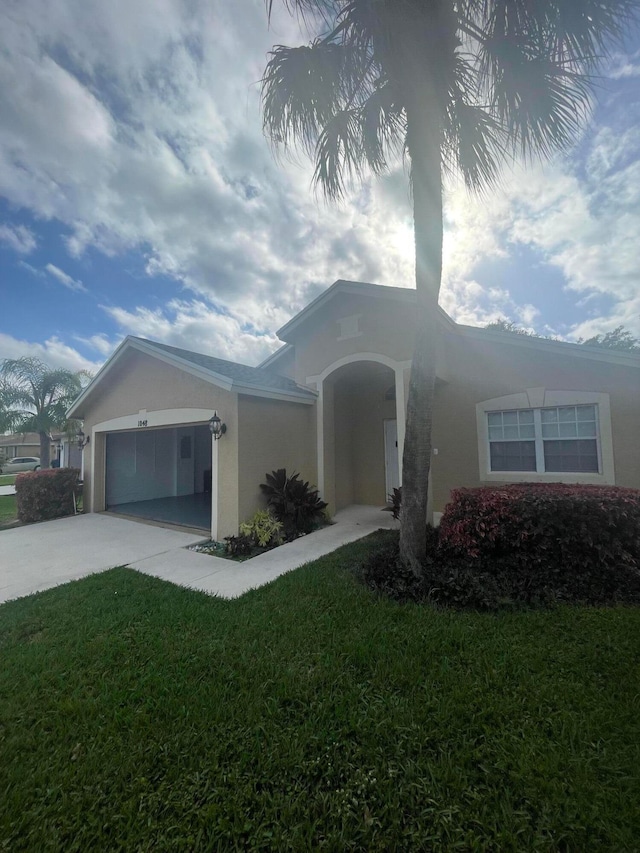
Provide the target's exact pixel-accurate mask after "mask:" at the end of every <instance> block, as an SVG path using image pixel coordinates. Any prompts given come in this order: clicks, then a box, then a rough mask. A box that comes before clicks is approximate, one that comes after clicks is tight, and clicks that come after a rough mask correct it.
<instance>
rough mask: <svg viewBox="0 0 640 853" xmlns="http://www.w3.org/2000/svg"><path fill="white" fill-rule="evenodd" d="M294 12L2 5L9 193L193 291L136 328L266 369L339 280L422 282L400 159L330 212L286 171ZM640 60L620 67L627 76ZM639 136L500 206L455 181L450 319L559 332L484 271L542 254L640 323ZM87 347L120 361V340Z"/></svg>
mask: <svg viewBox="0 0 640 853" xmlns="http://www.w3.org/2000/svg"><path fill="white" fill-rule="evenodd" d="M283 6H284V4H275V6H274V9H275V10H276V17H275V18H274V20H273V23H272V26H271V29H270V30H269V29H267V24H266V15H265V8H264V2H263V0H238V2H237V3H233V4H223V3H212V2H211V0H190V2H189V3H188V4H185V3H183V2H182V0H154V2H144V1H143V0H112V1H111V2H109V3H100V2H97V0H22V2H21V3H19V4H14V5H12V7H11V8H12V11H11V15H10V16H9V15H8V14H6V10H5V9H3V11H2V12H0V16H2V22H1V23H0V114H2V117H3V119H2V124H1V125H0V195H3V196H4V197H6V198H7V199H9V201H10V202H11V203H12V204H14V205H17V206H22V207H24V208H26V209H28V210H29V211H31V212H32V213H33V214H34V215H36V216H37V217H41V218H45V219H47V218H55V219H57V220H59V222H61V223H63V224H64V225H65V226H66V229H67V231H68V237H67V241H66V245H67V248H68V250H69V253H70V254H71V255H73V256H74V257H77V258H82V256H83V255H84V254H85V253H87V252H88V250H89V249H90V248H97V249H98V250H100V251H102V252H104V253H106V254H109V255H118V254H120V253H122V252H125V251H130V250H134V251H137V252H141V253H143V254H144V259H145V264H146V271H147V274H148V275H149V276H150V277H153V276H157V275H164V276H168V277H170V278H173V279H175V281H176V282H177V283H178V284H179V285H181V286H183V287H184V288H185V290H184V291H183V294H184V293H185V292H186V293H187V295H186V296H185V298H184V299H182V298H181V299H180V300H174V302H173V303H171V305H170V306H168V307H167V308H166V309H165V310H160V309H155V310H150V309H148V308H145V307H144V301H145V299H144V294H143V293H141V296H140V301H139V303H137V304H139V305H140V307H139V308H137V309H136V310H135V311H132V310H129V311H125V310H124V309H122V308H111V309H109V315H110V316H111V317H112V319H114V320H116V322H118V323H119V324H120V326H121V328H122V332H123V334H125V333H127V332H131V333H134V334H142V335H145V336H149V337H156V338H157V339H160V340H165V341H167V342H171V343H176V345H178V346H187V347H188V346H192V347H193V348H194V349H198V348H200V349H203V348H205V349H206V351H209V352H212V351H213V348H215V349H216V352H217V354H219V355H223V354H225V355H224V357H237V358H240V359H241V360H245V361H250V362H252V363H255V362H256V361H258V360H260V358H261V357H262V355H263V354H266V352H268V351H269V349H271V348H272V347H273V345H274V344H275V340H274V337H273V330H274V329H276V328H278V327H279V326H280V325H281V324H282V323H284V322H285V321H286V320H287V319H288V318H289V317H290V316H291V315H292V314H293V313H295V312H296V311H297V310H299V309H300V308H301V307H302V306H303V305H304V304H305V303H307V302H308V301H309V300H310V299H312V298H313V297H314V296H316V295H317V294H318V293H319V292H320V290H321V289H324V288H326V287H327V285H328V284H330V283H331V282H332V281H333V280H335V279H337V278H355V279H362V280H369V281H378V282H381V283H388V284H394V285H403V286H412V285H413V233H412V217H411V206H410V199H409V193H408V180H407V174H406V172H405V171H404V170H403V169H402V168H401V167H400V168H398V169H396V170H395V171H394V172H393V173H392V174H391V175H389V176H387V177H386V178H384V179H382V180H380V181H371V182H367V183H365V185H364V186H363V187H362V188H358V189H356V190H354V191H353V192H352V193H351V194H350V195H349V197H348V199H347V200H346V202H345V203H344V204H342V205H340V206H327V205H324V204H323V203H322V202H321V201H320V203H318V201H317V199H315V198H314V197H313V196H312V194H311V193H310V189H309V186H310V184H309V182H310V175H311V171H312V170H311V167H310V166H309V165H308V164H306V165H304V166H303V167H302V168H299V167H298V166H296V165H293V164H291V163H288V162H285V163H276V162H275V161H274V159H273V157H272V154H271V151H270V150H269V147H268V145H267V144H266V142H265V140H264V138H263V136H262V132H261V126H260V104H259V86H258V85H257V84H256V81H258V80H259V79H260V76H261V74H262V71H263V69H264V63H265V55H266V52H267V51H268V50H269V49H270V48H271V46H272V45H273V44H274V43H277V42H281V43H289V44H297V43H301V42H302V41H304V40H306V35H305V34H304V33H300V31H299V29H298V25H297V24H296V23H295V21H294V20H292V19H291V18H290V17H289V16H288V15H287V14H286V13H284V12H283V10H282V7H283ZM637 59H638V55H635V56H620V57H617V58H616V60H615V62H614V63H613V65H612V67H611V69H610V71H609V76H610V77H611V79H612V80H615V79H620V80H622V79H623V78H625V79H626V78H628V77H629V76H630V75H631V74H632V73H635V72H633V71H629V70H628V69H629V68H630V69H633V68H635V67H636V65H637ZM613 85H614V84H613V83H612V86H613ZM625 106H626V105H622V107H620V108H619V110H623V111H624V108H625ZM627 126H629V127H630V129H629V130H626V131H625V130H623V131H622V132H621V131H620V126H619V123H616V122H611V123H609V124H603V125H602V126H601V127H600V128H598V129H597V130H596V132H595V133H594V134H593V136H592V137H591V138H589V139H587V141H586V142H585V146H586V148H587V149H588V151H587V156H586V158H585V162H586V169H585V171H584V174H583V173H582V172H581V171H579V170H577V169H574V168H571V167H569V165H568V163H566V162H562V161H558V162H556V164H554V165H552V166H549V167H547V168H546V169H542V168H531V169H529V170H526V171H525V170H524V169H521V168H514V169H513V170H512V171H511V172H510V173H508V174H507V175H506V176H505V179H504V182H503V189H501V190H497V191H495V192H492V193H487V194H486V195H485V196H484V197H481V198H477V197H474V196H471V195H469V194H468V193H466V191H464V190H463V189H461V188H460V187H453V188H451V189H450V192H449V193H448V197H447V206H446V215H447V228H446V233H445V244H444V250H445V267H444V279H443V291H442V304H443V307H444V308H445V309H446V310H448V311H449V312H450V313H451V314H452V315H453V316H454V317H456V318H457V319H459V320H461V321H463V322H471V323H483V322H487V321H489V320H491V319H495V318H496V317H498V316H503V315H505V314H506V315H507V316H510V317H512V318H513V319H515V320H517V321H520V322H522V323H523V324H525V325H527V326H530V325H531V324H538V325H539V324H541V323H543V322H544V319H543V314H544V312H543V311H542V310H541V309H542V306H541V305H539V304H538V303H537V302H536V298H535V294H532V295H531V296H529V295H527V298H526V300H521V301H518V302H517V301H516V300H514V299H513V297H512V295H511V294H510V293H509V292H508V291H507V289H506V288H505V287H504V286H502V285H500V286H491V285H490V286H487V284H486V282H483V284H482V285H481V284H480V283H479V280H478V278H479V277H478V275H477V272H476V267H477V265H478V264H479V263H480V262H481V261H483V260H484V261H486V260H487V259H490V260H491V259H506V258H508V256H509V254H510V253H512V252H513V251H514V248H515V247H517V246H519V245H520V246H521V245H525V246H529V247H531V248H533V249H534V250H535V251H537V252H539V253H540V254H541V257H543V258H544V259H545V260H547V261H548V262H550V263H552V264H553V265H555V267H556V268H557V269H558V270H560V271H561V272H562V274H563V276H565V279H566V281H567V286H568V287H569V288H570V289H571V290H572V291H573V292H575V293H576V294H577V295H578V296H577V298H579V299H580V300H583V299H584V298H585V297H587V296H589V295H590V294H592V293H598V294H603V295H605V296H606V297H608V298H610V299H611V300H612V304H613V308H612V311H611V317H612V318H613V322H616V321H617V320H619V319H620V318H622V317H625V318H627V320H628V325H629V326H630V327H632V328H633V327H634V325H633V324H635V327H637V324H638V323H639V322H640V321H639V320H638V319H637V317H636V315H637V314H640V312H639V311H638V310H637V302H636V301H635V300H636V293H637V289H638V275H639V267H640V262H639V260H638V254H637V249H636V243H637V234H638V233H640V222H639V221H638V216H639V214H638V210H639V208H640V204H639V203H638V202H639V200H640V199H639V193H640V189H639V188H640V153H639V133H638V131H637V130H636V129H635V128H634V127H633V123H632V122H627ZM24 245H26V243H25V244H24ZM50 266H53V265H50ZM47 269H48V271H49V273H50V274H53V275H54V276H56V278H57V280H58V281H60V282H61V283H62V284H64V285H65V286H67V287H70V288H71V289H76V290H78V289H81V288H84V285H83V284H82V282H80V281H76V280H74V279H73V278H71V276H68V274H67V273H65V272H64V271H63V270H61V269H60V268H59V267H54V269H55V270H57V273H54V272H52V270H51V269H49V266H48V267H47ZM83 278H84V279H85V280H87V281H88V279H87V278H86V276H84V275H83ZM150 284H151V287H153V283H152V282H151V283H150ZM536 312H540V313H536ZM240 318H241V319H240ZM227 336H228V337H227ZM82 340H83V341H84V342H85V343H86V345H87V346H92V347H94V349H95V351H96V352H98V353H101V354H102V355H104V354H106V352H107V348H108V347H109V346H110V345H111V342H110V340H109V339H108V338H106V337H104V336H94V337H93V338H85V339H82Z"/></svg>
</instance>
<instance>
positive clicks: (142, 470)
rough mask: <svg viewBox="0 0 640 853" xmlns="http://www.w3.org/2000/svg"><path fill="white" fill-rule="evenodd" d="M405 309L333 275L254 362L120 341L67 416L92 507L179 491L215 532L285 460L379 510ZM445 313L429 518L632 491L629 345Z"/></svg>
mask: <svg viewBox="0 0 640 853" xmlns="http://www.w3.org/2000/svg"><path fill="white" fill-rule="evenodd" d="M415 317H416V313H415V291H412V290H408V289H402V288H394V287H383V286H378V285H371V284H364V283H360V282H347V281H337V282H336V283H335V284H334V285H332V287H330V288H329V289H328V290H327V291H325V292H324V293H323V294H321V296H319V297H318V298H317V299H315V300H314V301H313V302H312V303H311V304H310V305H308V306H307V307H306V308H305V309H304V310H303V311H301V312H300V313H299V314H298V315H296V316H295V317H294V318H293V319H292V320H290V321H289V322H288V323H287V324H286V325H285V326H283V328H282V329H280V331H279V332H278V335H279V337H280V339H281V340H282V341H283V343H284V346H283V347H282V348H281V349H280V350H278V351H277V352H276V353H274V354H273V355H272V356H270V357H269V358H268V359H266V360H265V361H264V362H263V363H262V365H260V367H257V368H251V367H246V366H245V365H240V364H236V363H234V362H229V361H225V360H223V359H217V358H214V357H211V356H206V355H199V354H197V353H193V352H190V351H187V350H183V349H178V348H175V347H170V346H167V345H165V344H159V343H154V342H152V341H146V340H143V339H140V338H134V337H129V338H127V339H126V340H125V341H123V343H122V344H121V345H120V346H119V347H118V349H117V350H116V351H115V352H114V354H113V355H112V356H111V358H110V359H109V360H108V361H107V363H106V364H105V366H104V367H103V368H102V370H101V371H100V372H99V373H98V374H97V375H96V377H95V378H94V380H93V381H92V382H91V384H90V385H89V386H88V388H87V389H86V390H85V391H84V392H83V393H82V394H81V395H80V397H79V398H78V399H77V400H76V402H75V403H74V405H73V406H72V407H71V409H70V411H69V416H70V417H74V418H82V419H83V420H84V431H85V433H86V435H87V436H88V437H89V438H90V442H89V443H88V444H87V446H86V447H85V451H84V453H85V460H84V472H85V507H86V508H87V509H89V510H90V511H94V512H96V511H102V510H104V509H113V508H115V509H116V510H117V511H120V512H125V513H128V512H131V513H136V514H139V515H145V514H146V515H148V516H149V517H162V516H161V515H158V514H157V513H156V512H155V510H154V507H159V506H160V505H161V504H163V505H165V506H166V505H167V503H168V502H169V503H170V502H171V501H172V500H173V501H174V502H175V503H176V505H177V504H178V503H180V504H181V506H183V508H187V509H185V512H187V513H188V511H189V510H188V507H189V506H191V505H192V506H193V507H197V506H200V509H202V506H203V505H204V506H205V507H206V513H207V515H206V516H205V517H206V519H207V521H206V522H205V523H206V524H207V526H208V518H209V515H208V513H209V512H210V513H211V516H210V517H211V533H212V536H213V537H214V538H220V537H222V536H226V535H231V534H235V533H236V532H237V529H238V525H239V523H240V522H241V521H243V520H244V519H246V518H248V517H249V516H251V515H252V513H253V512H254V511H255V510H256V509H258V508H259V507H260V506H261V498H260V489H259V484H260V483H261V482H263V481H264V475H265V473H266V472H267V471H271V470H273V469H276V468H282V467H284V468H287V470H288V471H290V472H292V471H294V470H296V471H299V472H300V473H301V474H302V476H303V477H304V478H305V479H307V480H310V481H311V482H312V483H314V484H317V486H318V488H319V490H320V493H321V495H322V496H323V498H324V499H325V500H326V501H328V503H329V508H330V510H331V511H335V510H336V509H340V508H341V507H344V506H347V505H349V504H354V503H355V504H373V505H378V506H383V505H384V504H385V501H386V497H387V495H388V494H389V492H390V491H391V489H392V488H393V487H394V486H397V485H399V484H400V472H401V468H402V466H401V453H402V446H403V440H404V432H405V409H406V400H407V395H408V383H409V370H410V366H411V355H412V348H413V340H414V331H415ZM438 320H439V323H438V342H437V364H436V375H437V380H436V395H435V411H434V425H433V448H434V449H433V459H432V468H431V489H430V502H429V519H430V520H431V521H434V522H436V523H437V521H438V519H439V516H440V514H441V513H442V511H443V509H444V506H445V504H446V503H447V501H448V500H449V496H450V493H451V490H452V489H453V488H456V487H458V486H479V485H482V484H488V483H508V482H571V483H596V484H603V485H605V484H606V485H610V484H617V485H621V486H632V487H635V488H640V451H639V449H638V442H639V439H640V357H639V356H637V355H628V354H625V353H620V352H614V351H611V350H603V349H596V348H592V347H585V346H582V345H576V344H566V343H560V342H556V341H548V340H544V339H540V338H533V337H526V336H523V335H514V334H510V333H508V332H499V331H494V330H488V329H480V328H474V327H470V326H462V325H459V324H457V323H454V322H453V321H452V320H451V319H450V318H449V317H448V316H447V315H446V314H445V313H444V311H442V310H439V311H438ZM214 411H217V412H218V414H219V416H220V417H221V418H222V420H223V421H224V423H225V424H226V427H227V431H226V433H225V434H224V436H222V438H221V439H220V440H218V441H212V439H211V436H210V433H209V429H208V421H209V419H210V418H211V416H212V414H213V412H214ZM211 472H212V473H211ZM209 492H210V493H211V495H210V496H209ZM194 512H196V510H195V509H194ZM202 517H203V516H202V514H201V515H200V522H196V521H195V520H194V524H196V523H199V525H200V526H203V522H202ZM194 519H195V515H194ZM181 520H182V521H183V522H185V523H188V518H187V517H186V516H184V515H183V516H181Z"/></svg>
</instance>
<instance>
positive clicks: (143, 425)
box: [138, 420, 147, 427]
mask: <svg viewBox="0 0 640 853" xmlns="http://www.w3.org/2000/svg"><path fill="white" fill-rule="evenodd" d="M146 425H147V421H146V420H145V421H138V426H139V427H145V426H146Z"/></svg>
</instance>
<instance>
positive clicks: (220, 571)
mask: <svg viewBox="0 0 640 853" xmlns="http://www.w3.org/2000/svg"><path fill="white" fill-rule="evenodd" d="M398 526H399V522H397V521H395V520H394V519H393V518H392V516H391V513H390V512H382V510H381V509H380V508H379V507H372V506H356V505H354V506H350V507H347V508H346V509H343V510H340V511H339V512H338V513H336V515H335V518H334V524H331V525H330V526H329V527H323V528H322V530H316V531H315V532H314V533H310V534H309V535H308V536H302V537H301V538H300V539H296V540H295V542H288V543H287V544H286V545H281V546H280V547H279V548H274V549H273V550H272V551H267V552H266V553H265V554H260V555H259V556H257V557H254V558H253V559H252V560H246V561H245V562H243V563H238V562H235V561H232V560H225V559H223V558H222V557H210V556H209V555H207V554H199V553H198V552H197V551H189V550H186V549H183V550H182V552H181V553H180V555H179V557H178V555H176V553H175V552H173V551H171V552H167V553H165V554H158V555H155V556H152V557H149V558H148V559H144V560H139V561H137V562H135V563H130V566H131V568H133V569H136V570H137V571H139V572H144V573H145V574H148V575H153V576H154V577H157V578H162V579H163V580H168V581H172V582H173V583H177V584H180V585H181V586H187V587H191V588H192V589H198V590H201V591H202V592H208V593H210V594H212V595H219V596H221V597H222V598H236V597H237V596H239V595H242V594H243V593H245V592H248V590H250V589H254V588H255V587H259V586H263V585H264V584H266V583H269V582H270V581H272V580H274V579H275V578H277V577H279V576H280V575H283V574H285V573H286V572H290V571H292V570H293V569H297V568H299V567H300V566H303V565H304V564H305V563H310V562H312V561H313V560H317V559H318V557H322V556H324V555H325V554H330V553H331V552H332V551H335V550H336V548H339V547H340V546H341V545H346V544H347V542H354V541H355V540H356V539H362V538H363V537H364V536H368V535H369V533H373V531H374V530H378V529H380V528H381V527H385V528H397V527H398Z"/></svg>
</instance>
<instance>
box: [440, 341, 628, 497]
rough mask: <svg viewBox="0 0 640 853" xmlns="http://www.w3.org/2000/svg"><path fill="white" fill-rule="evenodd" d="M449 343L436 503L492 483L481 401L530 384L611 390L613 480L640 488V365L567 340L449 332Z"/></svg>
mask: <svg viewBox="0 0 640 853" xmlns="http://www.w3.org/2000/svg"><path fill="white" fill-rule="evenodd" d="M445 345H446V348H447V355H446V359H447V367H448V371H449V381H448V382H440V383H438V384H437V387H436V404H435V417H434V426H433V446H434V448H437V450H438V454H437V455H435V456H433V458H432V484H433V510H434V511H436V512H442V510H443V509H444V506H445V504H446V503H447V502H448V500H449V496H450V493H451V489H453V488H456V487H458V486H469V487H473V486H480V485H486V484H487V480H486V479H485V478H483V476H482V472H481V471H480V468H479V455H478V431H477V424H476V412H475V409H476V403H480V402H482V401H484V400H488V399H491V398H494V397H500V396H503V395H507V394H513V393H515V392H520V391H524V390H526V389H527V388H540V387H545V388H546V389H548V390H554V391H593V392H602V393H607V394H609V397H610V403H611V427H612V433H613V455H614V463H615V484H616V485H619V486H630V487H633V488H640V450H639V444H638V440H639V438H640V371H639V370H638V369H637V368H633V367H627V366H623V365H618V364H612V363H606V362H601V361H596V360H592V359H585V358H582V357H578V356H575V355H572V353H571V350H570V349H569V348H567V350H565V351H564V352H562V354H561V355H560V354H559V353H558V352H557V351H556V352H553V351H548V352H545V351H543V350H541V349H539V348H537V347H536V348H534V347H524V346H521V345H514V344H509V343H507V342H505V343H502V342H496V341H481V340H477V339H472V338H469V337H466V336H464V335H463V334H450V335H446V339H445ZM506 481H507V480H506V479H505V482H506Z"/></svg>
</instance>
